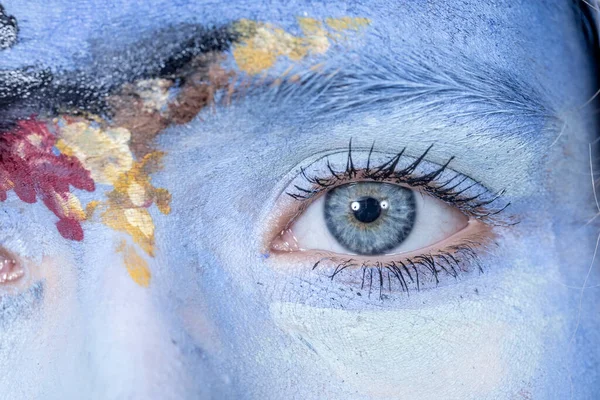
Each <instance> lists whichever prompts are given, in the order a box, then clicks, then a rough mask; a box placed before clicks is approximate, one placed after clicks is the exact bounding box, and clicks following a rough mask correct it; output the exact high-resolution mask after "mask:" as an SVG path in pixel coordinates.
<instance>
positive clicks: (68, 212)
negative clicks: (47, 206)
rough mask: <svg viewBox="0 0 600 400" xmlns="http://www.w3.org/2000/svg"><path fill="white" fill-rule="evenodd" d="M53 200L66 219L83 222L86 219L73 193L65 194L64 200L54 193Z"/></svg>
mask: <svg viewBox="0 0 600 400" xmlns="http://www.w3.org/2000/svg"><path fill="white" fill-rule="evenodd" d="M53 194H54V199H55V201H56V203H57V204H58V205H59V206H60V208H61V209H62V213H63V215H64V216H65V217H66V218H69V219H75V220H77V221H83V220H85V219H86V213H85V211H83V208H82V207H81V203H80V202H79V199H78V198H77V197H76V196H75V195H74V194H73V193H70V192H68V193H66V197H67V198H66V199H65V198H63V197H62V196H61V195H59V194H58V193H56V192H54V193H53Z"/></svg>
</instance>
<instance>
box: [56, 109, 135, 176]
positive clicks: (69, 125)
mask: <svg viewBox="0 0 600 400" xmlns="http://www.w3.org/2000/svg"><path fill="white" fill-rule="evenodd" d="M63 122H64V123H65V126H63V127H61V128H60V129H59V130H58V134H57V136H58V140H57V142H56V148H57V149H58V150H59V151H60V152H61V153H62V154H65V155H68V156H73V157H77V158H78V159H79V161H81V163H82V164H83V165H84V166H85V168H86V169H87V170H89V171H90V173H91V175H92V179H94V181H95V182H98V183H104V184H112V183H114V182H115V181H116V180H117V178H118V177H119V175H120V174H121V173H123V172H125V171H128V170H129V169H131V167H132V165H133V155H132V154H131V151H130V150H129V140H130V138H131V134H130V133H129V131H128V130H127V129H124V128H110V129H106V130H103V129H101V128H99V127H93V126H92V125H91V124H92V122H91V121H90V120H76V121H75V122H68V121H66V120H63Z"/></svg>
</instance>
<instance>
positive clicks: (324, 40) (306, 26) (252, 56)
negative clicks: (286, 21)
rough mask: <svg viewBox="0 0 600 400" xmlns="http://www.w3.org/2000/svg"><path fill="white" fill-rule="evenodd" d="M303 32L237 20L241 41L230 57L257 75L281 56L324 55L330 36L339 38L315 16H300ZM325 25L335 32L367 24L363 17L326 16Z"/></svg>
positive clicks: (298, 58) (329, 44)
mask: <svg viewBox="0 0 600 400" xmlns="http://www.w3.org/2000/svg"><path fill="white" fill-rule="evenodd" d="M297 20H298V25H299V26H300V29H301V30H302V35H300V36H295V35H293V34H290V33H288V32H286V31H285V30H283V29H281V28H278V27H276V26H274V25H272V24H269V23H262V22H255V21H250V20H246V19H244V20H240V21H239V22H238V23H237V24H236V25H235V30H236V31H237V32H238V33H239V34H240V36H241V38H242V40H241V41H240V44H238V45H235V46H234V48H233V58H234V59H235V61H236V63H237V65H238V67H239V69H240V70H242V71H244V72H246V73H248V74H250V75H256V74H258V73H261V72H264V71H266V70H268V69H269V68H271V67H273V66H274V65H275V63H276V62H277V60H278V59H279V58H280V57H287V58H289V59H290V60H292V61H300V60H302V59H304V58H306V57H307V56H309V55H318V54H323V53H325V52H327V51H328V50H329V48H330V47H331V41H330V39H334V40H336V39H339V38H340V35H339V33H332V32H329V31H328V29H327V28H326V27H325V25H324V24H323V23H322V22H321V21H319V20H316V19H314V18H307V17H299V18H298V19H297ZM326 21H327V26H329V28H330V29H333V30H335V31H337V32H341V31H349V30H353V31H357V30H359V29H360V28H361V27H363V26H365V25H368V24H369V20H368V19H366V18H350V17H343V18H337V19H336V18H328V19H327V20H326Z"/></svg>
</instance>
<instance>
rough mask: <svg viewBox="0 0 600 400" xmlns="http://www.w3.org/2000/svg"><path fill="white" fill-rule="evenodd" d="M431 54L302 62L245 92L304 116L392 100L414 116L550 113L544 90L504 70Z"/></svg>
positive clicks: (538, 116) (531, 117) (332, 114)
mask: <svg viewBox="0 0 600 400" xmlns="http://www.w3.org/2000/svg"><path fill="white" fill-rule="evenodd" d="M400 57H401V58H400ZM436 60H438V61H430V60H427V58H426V57H419V56H418V55H415V54H413V55H407V54H402V55H401V56H389V55H388V56H373V55H369V56H363V58H362V59H361V63H360V64H354V65H349V66H345V65H343V64H342V65H335V64H334V65H331V66H327V67H324V68H322V69H317V70H315V69H314V68H312V69H304V70H300V71H298V72H290V73H289V74H288V75H287V76H286V77H284V78H281V77H279V78H275V79H271V80H270V81H269V82H265V81H264V79H259V80H258V81H260V84H255V85H251V89H250V92H251V93H252V94H254V95H258V96H259V97H261V98H262V100H263V101H265V102H267V104H269V105H272V106H275V107H283V108H285V107H286V105H291V106H292V107H289V109H296V110H297V109H298V105H299V104H301V105H302V107H301V112H302V113H308V114H309V115H310V117H311V118H336V117H342V116H344V115H349V114H355V113H361V112H366V113H368V112H373V111H381V110H382V109H385V108H386V107H388V108H389V107H393V108H394V109H396V110H397V109H403V110H404V112H405V114H406V113H414V117H415V118H419V117H422V116H427V115H431V113H436V115H441V116H447V117H450V118H452V119H454V120H462V121H470V120H473V119H492V118H501V119H506V118H510V119H511V120H514V119H515V117H519V118H521V119H523V120H528V124H530V123H531V124H533V123H534V122H535V121H540V120H544V121H548V120H558V117H557V116H556V112H555V110H554V109H553V107H552V105H551V101H550V98H549V96H548V95H547V94H546V93H543V92H542V91H541V90H539V89H536V88H535V87H534V86H533V85H532V84H530V83H529V82H525V81H524V80H522V79H519V77H518V76H517V75H515V74H511V73H510V72H509V71H506V70H503V69H500V68H498V67H496V66H494V65H490V64H483V63H480V62H477V61H475V60H466V59H464V58H460V57H459V56H456V55H452V56H450V55H446V54H443V53H442V52H439V53H438V54H437V56H436ZM440 60H441V61H440Z"/></svg>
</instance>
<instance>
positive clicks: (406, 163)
mask: <svg viewBox="0 0 600 400" xmlns="http://www.w3.org/2000/svg"><path fill="white" fill-rule="evenodd" d="M431 149H432V146H430V147H429V148H427V149H426V150H425V151H424V152H423V153H421V155H420V156H418V157H414V156H409V155H407V151H406V148H404V149H403V150H401V151H400V152H398V153H396V154H390V153H387V152H381V151H375V150H374V146H373V145H372V146H371V147H370V148H369V149H368V150H366V149H355V148H352V142H350V144H349V146H348V149H347V150H345V151H337V152H333V153H330V154H328V155H325V156H322V157H320V158H319V159H317V160H315V161H313V162H312V163H311V164H309V165H308V166H307V167H300V172H299V173H298V174H297V176H296V178H295V179H293V180H292V182H291V183H290V185H289V186H288V188H290V190H287V191H286V193H287V195H288V196H291V197H292V198H294V199H296V200H310V199H312V198H314V197H315V196H317V195H319V194H321V193H322V192H324V191H326V190H328V189H330V188H332V187H335V186H337V185H339V184H342V183H346V182H349V181H352V180H359V179H357V178H362V179H363V180H375V181H391V182H393V183H403V184H407V185H409V186H410V187H413V188H415V189H418V188H420V189H421V190H423V191H424V192H426V193H428V194H430V195H432V196H434V197H436V198H438V199H440V200H442V201H444V202H446V203H448V204H451V205H453V206H455V207H457V208H458V209H460V210H461V211H463V212H465V213H466V214H467V215H469V216H472V217H475V218H478V219H482V220H485V222H490V223H492V224H494V225H495V224H498V225H505V224H512V218H510V217H509V218H500V217H499V214H500V213H501V212H502V211H504V210H505V209H506V208H507V207H508V206H509V205H510V202H508V201H506V200H505V199H504V198H503V195H504V191H500V192H492V191H491V190H489V189H488V188H487V187H486V186H484V185H483V184H482V183H480V182H478V181H476V180H474V179H472V178H470V177H469V176H467V175H464V174H461V173H459V172H457V171H454V170H453V169H451V167H449V165H450V163H451V162H452V160H454V157H453V156H452V157H449V158H448V159H447V160H446V162H444V163H443V164H437V163H433V162H431V161H428V160H427V155H428V153H429V152H430V150H431ZM364 153H366V154H367V156H366V159H363V160H362V161H361V162H362V165H364V167H362V168H360V167H358V168H357V165H359V164H360V163H361V162H358V163H357V157H356V156H357V154H364ZM340 155H341V156H343V158H344V165H343V166H342V167H341V168H340V160H339V158H340ZM332 158H338V160H337V164H336V162H334V163H332V161H331V160H332ZM336 165H337V167H336ZM319 170H320V171H319ZM298 178H300V180H298ZM302 178H303V179H302ZM302 180H303V181H304V182H303V183H302Z"/></svg>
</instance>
